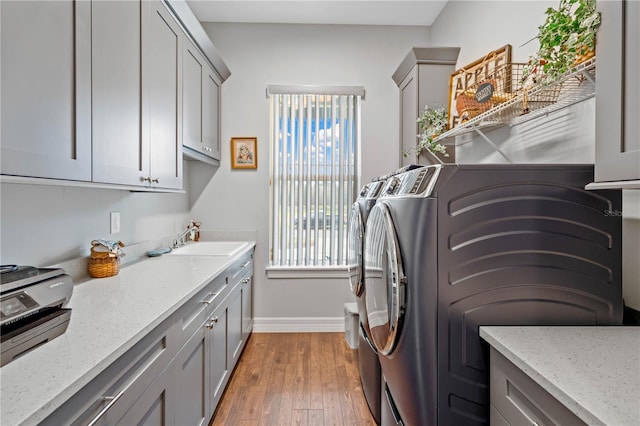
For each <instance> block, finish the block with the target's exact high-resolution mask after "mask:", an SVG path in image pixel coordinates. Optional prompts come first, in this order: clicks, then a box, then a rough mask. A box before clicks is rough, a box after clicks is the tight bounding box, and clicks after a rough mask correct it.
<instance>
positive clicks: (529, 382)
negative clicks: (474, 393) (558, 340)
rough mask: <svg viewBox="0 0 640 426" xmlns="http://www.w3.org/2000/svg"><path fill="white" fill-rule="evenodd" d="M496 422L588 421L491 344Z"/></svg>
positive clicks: (500, 423)
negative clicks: (570, 409)
mask: <svg viewBox="0 0 640 426" xmlns="http://www.w3.org/2000/svg"><path fill="white" fill-rule="evenodd" d="M490 374H491V381H490V386H491V405H492V407H491V424H492V425H505V424H507V425H574V426H576V425H585V424H586V423H584V422H583V421H582V420H580V419H579V418H578V417H577V416H576V415H575V414H573V413H572V412H571V411H569V409H568V408H567V407H565V406H564V405H563V404H562V403H560V402H559V401H558V400H557V399H555V398H554V397H553V396H552V395H551V394H549V393H548V392H547V391H545V390H544V389H543V388H542V387H541V386H540V385H538V384H537V383H536V382H535V381H533V379H531V378H530V377H529V376H527V375H526V374H525V373H524V372H523V371H522V370H520V369H519V368H518V367H516V366H515V365H514V364H513V363H511V362H510V361H509V360H508V359H506V358H505V357H504V356H503V355H501V354H500V353H499V352H497V351H496V350H495V349H494V348H491V369H490Z"/></svg>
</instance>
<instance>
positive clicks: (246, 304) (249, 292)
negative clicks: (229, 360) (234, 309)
mask: <svg viewBox="0 0 640 426" xmlns="http://www.w3.org/2000/svg"><path fill="white" fill-rule="evenodd" d="M252 329H253V276H252V275H250V276H249V277H247V278H245V279H244V280H243V282H242V339H243V340H245V341H246V340H247V338H248V337H249V334H251V330H252Z"/></svg>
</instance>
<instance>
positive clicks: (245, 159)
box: [231, 138, 258, 169]
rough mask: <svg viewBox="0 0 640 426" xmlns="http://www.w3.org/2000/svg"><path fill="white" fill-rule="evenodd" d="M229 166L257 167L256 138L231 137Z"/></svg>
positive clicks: (237, 167) (234, 167) (235, 167)
mask: <svg viewBox="0 0 640 426" xmlns="http://www.w3.org/2000/svg"><path fill="white" fill-rule="evenodd" d="M231 168H232V169H257V168H258V138H231Z"/></svg>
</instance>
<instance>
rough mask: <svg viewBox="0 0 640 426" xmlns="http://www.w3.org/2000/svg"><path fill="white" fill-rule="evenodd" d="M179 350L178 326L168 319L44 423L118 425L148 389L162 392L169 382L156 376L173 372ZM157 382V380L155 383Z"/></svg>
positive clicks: (54, 424)
mask: <svg viewBox="0 0 640 426" xmlns="http://www.w3.org/2000/svg"><path fill="white" fill-rule="evenodd" d="M175 351H176V330H175V327H174V324H173V321H172V320H166V321H164V322H163V323H162V324H161V325H159V326H158V327H156V328H155V329H154V330H153V331H152V332H151V333H149V334H148V335H147V336H145V337H144V338H143V339H142V340H141V341H140V342H138V343H137V344H136V345H135V346H134V347H133V348H131V349H130V350H129V351H127V352H126V353H125V354H124V355H122V356H121V357H120V358H118V359H117V360H116V361H115V362H114V363H113V364H111V365H109V366H108V367H107V368H106V369H105V370H104V371H103V372H102V373H100V375H98V377H96V378H95V379H93V380H92V381H91V382H89V383H88V384H86V385H85V386H84V387H83V388H82V389H80V391H79V392H77V393H76V394H75V395H74V396H73V397H72V398H71V399H69V400H68V401H67V402H66V403H65V404H63V405H62V406H61V407H60V408H58V409H57V410H56V411H55V412H54V413H53V414H52V415H51V416H49V417H48V418H47V419H45V420H44V421H43V422H42V424H43V425H52V426H57V425H62V424H73V425H87V424H91V425H116V424H124V423H123V422H122V419H123V417H124V416H126V415H127V414H128V413H129V411H130V410H131V409H132V408H133V407H134V405H136V404H137V403H138V401H139V400H140V398H141V397H142V396H143V395H145V394H146V391H147V389H152V388H153V389H155V390H151V391H149V392H151V393H156V394H160V393H161V392H160V391H158V389H159V388H158V387H164V386H165V383H166V382H162V383H161V384H160V382H158V381H157V378H158V377H160V376H161V374H164V373H163V372H164V371H169V372H168V373H166V374H169V375H171V364H172V363H171V361H172V359H173V357H174V355H175ZM154 383H157V385H156V386H154Z"/></svg>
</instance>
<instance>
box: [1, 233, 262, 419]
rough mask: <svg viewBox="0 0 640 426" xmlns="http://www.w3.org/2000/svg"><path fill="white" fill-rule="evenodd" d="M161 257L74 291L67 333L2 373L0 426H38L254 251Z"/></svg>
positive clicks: (146, 260) (11, 364)
mask: <svg viewBox="0 0 640 426" xmlns="http://www.w3.org/2000/svg"><path fill="white" fill-rule="evenodd" d="M254 245H255V243H254V242H248V243H247V244H246V247H245V248H243V249H242V250H241V251H239V252H237V253H236V254H235V255H234V256H160V257H155V258H148V259H145V260H142V261H140V262H138V263H134V264H132V265H127V266H125V267H123V268H122V269H121V270H120V273H119V274H118V275H116V276H114V277H109V278H100V279H92V280H89V281H86V282H83V283H81V284H77V285H75V286H74V289H73V295H72V297H71V301H70V303H69V306H67V307H68V308H71V310H72V311H71V320H70V322H69V326H68V328H67V330H66V332H65V333H64V334H63V335H61V336H59V337H57V338H55V339H54V340H52V341H50V342H48V343H46V344H45V345H43V346H41V347H39V348H37V349H36V350H34V351H32V352H30V353H28V354H26V355H24V356H22V357H20V358H18V359H16V360H14V361H12V362H11V363H9V364H7V365H5V366H3V367H2V368H0V381H1V383H0V407H1V412H0V424H2V425H3V426H9V425H18V424H36V423H38V422H40V421H41V420H43V419H45V418H46V417H47V416H48V415H49V414H51V413H52V412H53V411H55V410H56V409H57V408H58V407H60V406H61V405H62V404H63V403H64V402H65V401H66V400H68V399H69V398H70V397H71V396H73V395H74V394H75V393H76V392H77V391H78V390H79V389H81V388H82V387H83V386H84V385H86V384H87V383H89V382H90V381H91V380H92V379H94V378H95V377H96V376H97V375H98V374H99V373H100V372H102V371H103V370H104V369H105V368H106V367H108V366H109V365H110V364H111V363H112V362H113V361H115V360H116V359H117V358H118V357H119V356H121V355H122V354H124V353H125V352H126V351H127V350H129V349H130V348H131V347H133V346H134V345H135V344H136V343H137V342H138V341H140V339H142V338H143V337H144V336H145V335H146V334H148V333H149V332H150V331H151V330H152V329H153V328H155V327H156V326H157V325H159V324H160V323H161V322H162V321H163V320H165V319H166V318H168V317H169V316H170V315H171V314H172V313H173V312H175V311H176V310H177V309H178V308H179V307H180V306H181V305H183V304H184V303H185V302H186V301H187V300H189V299H190V298H191V297H193V296H194V295H195V294H196V293H197V292H198V291H199V290H200V289H202V288H203V287H204V286H205V285H206V284H207V283H209V282H210V281H211V280H212V279H213V278H215V277H216V276H217V275H219V274H220V273H222V272H223V271H224V270H225V269H226V268H227V267H228V266H230V265H231V264H232V263H233V262H234V261H236V260H237V259H238V258H239V257H241V256H242V255H244V254H245V253H247V252H248V251H250V250H251V249H252V248H253V247H254Z"/></svg>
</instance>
